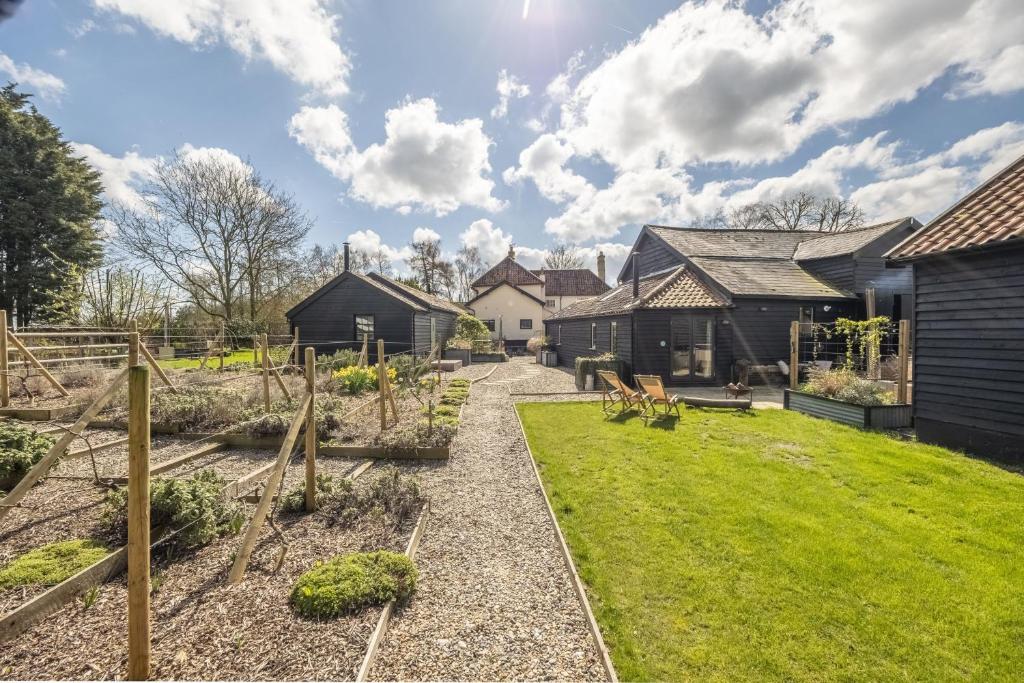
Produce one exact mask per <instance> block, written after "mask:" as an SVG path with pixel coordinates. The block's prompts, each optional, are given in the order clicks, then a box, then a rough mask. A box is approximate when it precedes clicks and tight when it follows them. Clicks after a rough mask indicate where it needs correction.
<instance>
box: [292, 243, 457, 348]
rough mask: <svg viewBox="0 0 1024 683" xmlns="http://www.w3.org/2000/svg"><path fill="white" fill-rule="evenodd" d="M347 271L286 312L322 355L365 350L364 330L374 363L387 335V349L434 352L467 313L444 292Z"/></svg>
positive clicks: (301, 334) (294, 325) (300, 332)
mask: <svg viewBox="0 0 1024 683" xmlns="http://www.w3.org/2000/svg"><path fill="white" fill-rule="evenodd" d="M345 251H346V259H345V261H346V265H345V270H344V271H343V272H342V273H341V275H338V276H337V277H335V278H334V279H333V280H331V281H330V282H328V283H327V284H325V285H324V286H323V287H321V288H320V289H318V290H316V291H315V292H313V293H312V294H310V295H309V296H308V297H306V298H305V299H303V300H302V301H300V302H299V303H298V304H296V305H295V306H294V307H292V308H291V310H289V311H288V312H287V313H285V316H286V317H287V318H288V324H289V326H290V327H291V329H292V331H293V332H294V330H295V328H299V334H300V342H301V341H302V340H309V342H310V344H312V345H314V346H315V347H316V352H317V355H320V354H328V353H333V352H334V351H336V350H337V349H340V348H360V347H361V346H362V338H363V333H364V332H365V333H367V334H368V336H369V339H370V342H371V344H370V346H371V349H370V356H371V362H376V360H375V359H376V345H375V344H374V343H373V342H376V341H377V339H383V340H384V342H385V347H384V352H385V353H386V354H388V355H391V354H394V353H406V352H410V351H411V352H413V353H415V354H416V355H419V356H424V355H427V354H429V353H430V350H431V344H432V340H433V342H434V343H437V344H440V345H441V347H442V348H443V347H444V344H445V342H446V341H447V340H448V339H450V338H451V337H453V336H454V335H455V320H456V318H458V316H459V314H460V313H464V312H465V311H464V310H463V309H461V308H460V307H459V306H457V305H455V304H453V303H452V302H450V301H447V300H445V299H442V298H441V297H439V296H435V295H433V294H428V293H427V292H424V291H421V290H418V289H416V288H415V287H410V286H408V285H405V284H402V283H401V282H396V281H395V280H393V279H391V278H389V277H385V276H383V275H379V274H377V273H366V274H362V273H356V272H353V271H351V270H349V269H348V258H347V253H348V248H347V245H346V249H345Z"/></svg>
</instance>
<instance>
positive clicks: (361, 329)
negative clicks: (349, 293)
mask: <svg viewBox="0 0 1024 683" xmlns="http://www.w3.org/2000/svg"><path fill="white" fill-rule="evenodd" d="M363 335H367V336H369V338H370V339H374V336H373V315H365V314H364V315H356V339H357V340H361V339H362V338H363Z"/></svg>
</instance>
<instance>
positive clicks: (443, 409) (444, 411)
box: [420, 404, 459, 417]
mask: <svg viewBox="0 0 1024 683" xmlns="http://www.w3.org/2000/svg"><path fill="white" fill-rule="evenodd" d="M420 412H421V413H423V414H424V415H429V414H430V406H423V407H422V408H421V409H420ZM458 416H459V409H458V407H456V406H449V405H444V404H441V405H439V406H434V417H458Z"/></svg>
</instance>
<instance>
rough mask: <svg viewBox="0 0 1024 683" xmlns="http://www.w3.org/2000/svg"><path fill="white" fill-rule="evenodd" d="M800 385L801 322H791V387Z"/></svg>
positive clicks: (794, 387)
mask: <svg viewBox="0 0 1024 683" xmlns="http://www.w3.org/2000/svg"><path fill="white" fill-rule="evenodd" d="M799 386H800V322H799V321H798V320H794V321H793V322H791V323H790V324H789V388H790V389H796V388H797V387H799Z"/></svg>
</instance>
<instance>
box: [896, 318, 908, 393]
mask: <svg viewBox="0 0 1024 683" xmlns="http://www.w3.org/2000/svg"><path fill="white" fill-rule="evenodd" d="M909 379H910V321H909V320H901V321H900V337H899V377H898V378H897V380H896V402H897V403H907V402H908V399H909V398H910V396H909V394H908V392H907V382H908V381H909Z"/></svg>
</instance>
